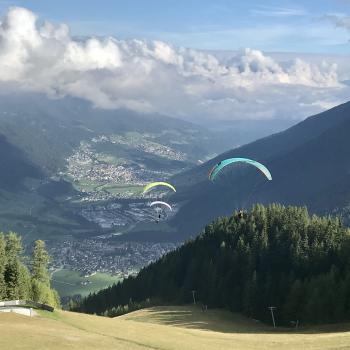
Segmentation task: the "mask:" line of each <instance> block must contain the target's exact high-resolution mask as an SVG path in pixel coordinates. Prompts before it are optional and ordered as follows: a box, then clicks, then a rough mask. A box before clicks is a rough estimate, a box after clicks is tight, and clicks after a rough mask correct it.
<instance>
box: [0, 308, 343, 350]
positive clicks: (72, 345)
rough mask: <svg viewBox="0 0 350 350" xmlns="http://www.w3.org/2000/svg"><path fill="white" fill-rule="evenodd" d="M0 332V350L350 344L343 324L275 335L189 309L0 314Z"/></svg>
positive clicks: (253, 348) (323, 346)
mask: <svg viewBox="0 0 350 350" xmlns="http://www.w3.org/2000/svg"><path fill="white" fill-rule="evenodd" d="M0 327H1V329H2V331H3V334H2V336H1V338H0V347H1V348H2V349H26V350H32V349H33V350H34V349H45V350H56V349H57V350H61V349H67V350H70V349H77V350H78V349H79V350H80V349H87V350H89V349H91V350H92V349H93V350H108V349H113V350H114V349H130V350H134V349H135V350H136V349H140V350H141V349H159V350H160V349H164V350H165V349H167V350H178V349H188V350H197V349H201V350H211V349H213V350H214V349H219V348H220V349H222V350H225V349H232V348H235V349H238V350H241V349H242V350H243V349H244V350H249V349H251V350H259V349H272V350H273V349H276V350H277V349H281V347H283V349H286V350H289V349H290V350H291V349H303V348H305V347H306V346H307V348H308V349H310V350H314V349H315V350H316V349H318V350H326V349H335V348H337V349H339V348H347V347H348V346H349V344H350V331H349V329H350V325H348V324H342V325H333V326H324V327H319V328H317V327H314V328H307V329H303V330H300V331H297V332H296V331H293V330H283V331H282V330H278V331H275V330H273V328H271V327H267V326H263V325H260V324H259V323H256V322H254V321H252V320H249V319H245V318H243V317H241V316H238V315H235V314H230V313H227V312H223V311H220V310H208V311H207V312H206V313H202V312H201V311H200V310H199V309H197V308H193V307H167V308H152V309H146V310H142V311H138V312H135V313H131V314H129V315H127V316H123V317H118V318H114V319H110V318H105V317H98V316H90V315H82V314H75V313H71V312H61V311H60V312H55V313H54V314H53V315H52V314H49V313H47V312H40V316H38V317H34V318H28V317H26V316H20V315H16V314H1V313H0ZM19 334H20V335H21V336H18V335H19ZM150 335H151V336H150Z"/></svg>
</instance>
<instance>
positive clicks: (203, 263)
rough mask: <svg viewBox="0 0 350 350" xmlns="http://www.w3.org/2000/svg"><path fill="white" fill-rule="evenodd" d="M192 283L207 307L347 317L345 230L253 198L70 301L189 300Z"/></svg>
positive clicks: (263, 315)
mask: <svg viewBox="0 0 350 350" xmlns="http://www.w3.org/2000/svg"><path fill="white" fill-rule="evenodd" d="M192 290H196V297H197V300H198V301H199V302H202V303H203V304H207V305H208V306H209V307H223V308H226V309H229V310H232V311H236V312H242V313H244V314H246V315H248V316H250V317H253V318H258V319H261V320H264V321H270V314H269V312H268V310H267V307H268V306H271V305H273V306H276V307H277V310H276V315H277V318H278V322H279V324H290V321H296V320H299V321H302V322H335V321H342V320H350V299H349V296H350V234H349V230H348V229H347V228H345V227H343V225H342V223H341V222H340V220H339V219H338V218H335V219H334V218H330V217H323V218H321V217H317V216H310V215H309V214H308V212H307V209H306V208H298V207H284V206H281V205H275V204H273V205H270V206H268V207H264V206H263V205H256V206H254V207H253V208H252V210H251V212H250V213H247V214H245V215H244V217H243V218H242V219H240V218H239V217H238V215H237V213H235V214H233V215H232V216H231V217H223V218H219V219H217V220H216V221H215V222H213V223H212V224H210V225H208V226H207V227H206V228H205V230H204V232H203V233H202V234H201V235H200V236H198V237H197V238H196V239H195V240H192V241H189V242H187V243H186V244H184V245H183V246H182V247H180V248H178V249H177V250H175V251H173V252H171V253H169V254H167V255H165V256H163V257H162V258H161V259H160V260H158V261H157V262H155V263H153V264H151V265H149V266H148V267H146V268H144V269H143V270H141V271H140V273H139V274H138V275H137V277H129V278H127V279H126V280H124V281H123V282H122V283H118V284H117V285H114V286H113V287H110V288H108V289H106V290H103V291H100V292H99V293H97V294H93V295H90V296H89V297H87V298H86V299H85V300H83V301H82V302H81V303H80V305H79V306H78V307H76V309H77V310H79V311H82V312H88V313H98V314H105V315H109V314H113V315H115V314H118V312H116V311H115V310H120V308H122V306H123V305H127V304H128V305H129V300H130V298H131V299H132V300H133V301H134V302H135V303H140V302H142V301H145V300H147V299H148V298H151V299H158V300H162V301H163V302H164V303H168V302H170V303H189V302H191V301H192V294H191V291H192ZM118 305H119V309H118ZM113 308H114V311H115V312H111V310H112V309H113Z"/></svg>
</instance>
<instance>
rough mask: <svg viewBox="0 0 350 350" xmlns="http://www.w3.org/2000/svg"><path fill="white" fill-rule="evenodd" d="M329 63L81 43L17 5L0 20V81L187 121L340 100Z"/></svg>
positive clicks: (293, 114) (301, 111) (280, 113)
mask: <svg viewBox="0 0 350 350" xmlns="http://www.w3.org/2000/svg"><path fill="white" fill-rule="evenodd" d="M340 80H341V79H340V78H339V76H338V72H337V66H336V65H335V64H328V63H322V64H314V63H313V64H312V63H308V62H306V61H305V60H302V59H298V58H297V59H295V60H294V61H292V62H289V63H288V64H286V63H285V62H284V63H283V64H281V63H279V62H278V61H277V60H276V59H273V58H271V57H269V56H266V55H264V54H263V53H262V52H260V51H257V50H251V49H245V50H242V51H241V52H239V53H235V54H234V55H233V57H231V58H230V59H229V60H225V62H224V61H222V60H219V59H218V58H217V57H215V56H214V55H211V54H208V53H204V52H201V51H196V50H192V49H186V48H174V47H172V46H171V45H168V44H166V43H164V42H161V41H153V42H146V41H142V40H130V41H124V40H117V39H115V38H112V37H108V38H103V39H98V38H89V39H87V40H84V41H81V40H76V39H73V38H72V37H71V36H70V32H69V28H68V27H67V26H66V25H65V24H62V25H53V24H52V23H48V22H44V23H43V24H39V23H38V22H37V18H36V15H35V14H33V13H32V12H31V11H29V10H26V9H24V8H19V7H14V8H11V9H10V10H9V11H8V13H7V14H6V16H5V17H4V18H3V20H2V21H1V23H0V82H2V84H9V85H10V84H11V86H13V84H15V85H17V88H21V89H24V90H32V91H40V92H45V93H47V94H48V95H50V96H64V95H71V96H76V97H81V98H84V99H87V100H89V101H91V102H92V103H93V104H94V105H95V106H96V107H101V108H120V107H123V108H129V109H132V110H136V111H139V112H145V113H148V112H158V113H162V114H168V115H172V116H177V117H182V118H186V119H192V120H196V119H197V120H198V119H200V118H203V119H208V118H217V119H243V118H256V119H258V118H295V119H298V118H301V117H305V116H307V115H308V114H311V113H316V112H318V111H321V110H323V109H324V108H325V107H327V106H330V105H334V104H336V103H338V102H341V101H344V100H345V99H346V98H347V97H348V95H349V87H346V86H345V85H342V84H341V83H340Z"/></svg>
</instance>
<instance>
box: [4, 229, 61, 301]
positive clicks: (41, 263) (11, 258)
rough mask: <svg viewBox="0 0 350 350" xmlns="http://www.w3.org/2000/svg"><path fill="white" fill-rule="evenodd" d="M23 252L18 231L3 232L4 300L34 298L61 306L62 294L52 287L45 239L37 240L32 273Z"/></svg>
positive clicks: (33, 299)
mask: <svg viewBox="0 0 350 350" xmlns="http://www.w3.org/2000/svg"><path fill="white" fill-rule="evenodd" d="M21 253H22V243H21V238H20V237H19V236H18V235H17V234H16V233H14V232H10V233H8V234H7V235H4V234H2V233H0V301H2V300H18V299H20V300H32V301H35V302H40V303H44V304H48V305H51V306H54V307H58V306H59V298H58V295H57V293H56V291H55V290H52V289H51V288H50V279H49V274H48V270H47V264H48V261H49V256H48V254H47V252H46V250H45V244H44V242H43V241H36V242H35V248H34V251H33V263H32V265H33V268H32V270H33V272H32V274H31V273H30V271H29V270H28V268H27V267H26V266H25V265H24V264H23V262H22V256H21Z"/></svg>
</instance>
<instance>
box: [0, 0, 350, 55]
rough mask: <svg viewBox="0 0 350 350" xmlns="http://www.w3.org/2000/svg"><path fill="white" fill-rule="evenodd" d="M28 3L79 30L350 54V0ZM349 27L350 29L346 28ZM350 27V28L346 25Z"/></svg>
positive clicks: (216, 45)
mask: <svg viewBox="0 0 350 350" xmlns="http://www.w3.org/2000/svg"><path fill="white" fill-rule="evenodd" d="M13 5H17V6H23V7H26V8H28V9H31V10H32V11H34V12H35V13H37V14H38V15H39V16H40V17H42V18H45V19H47V20H50V21H54V22H55V21H56V22H65V23H67V24H68V25H69V26H70V28H71V30H72V33H74V34H75V35H81V36H84V35H89V36H90V35H100V36H105V35H113V36H117V37H118V38H120V39H131V38H139V39H148V40H163V41H166V42H169V43H171V44H173V45H176V46H185V47H191V48H196V49H213V50H235V49H240V48H245V47H252V48H255V49H258V50H263V51H282V52H314V53H329V52H333V53H348V54H349V53H350V45H349V29H350V21H348V22H347V26H346V25H345V23H344V25H341V23H340V22H339V23H338V24H337V22H336V21H337V18H338V19H339V18H340V19H341V18H342V17H347V16H349V15H350V1H349V0H308V1H305V0H303V1H300V0H297V1H284V0H280V1H272V0H267V1H266V0H265V1H263V2H261V1H256V0H246V1H235V0H215V1H213V0H182V1H181V0H147V1H142V0H128V1H124V0H89V1H86V0H74V1H72V0H60V1H47V0H23V1H11V0H6V1H0V6H1V7H0V8H2V9H3V10H4V9H6V8H8V7H9V6H13ZM346 27H347V28H346ZM347 29H348V30H347Z"/></svg>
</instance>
